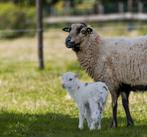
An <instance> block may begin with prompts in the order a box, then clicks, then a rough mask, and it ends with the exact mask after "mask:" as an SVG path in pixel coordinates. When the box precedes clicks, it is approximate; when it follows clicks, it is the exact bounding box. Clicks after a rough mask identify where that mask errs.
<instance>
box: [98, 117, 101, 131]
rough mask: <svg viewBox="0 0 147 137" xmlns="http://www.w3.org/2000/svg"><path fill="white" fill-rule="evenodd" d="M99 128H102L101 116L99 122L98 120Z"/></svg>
mask: <svg viewBox="0 0 147 137" xmlns="http://www.w3.org/2000/svg"><path fill="white" fill-rule="evenodd" d="M98 129H99V130H100V129H101V117H100V119H99V122H98Z"/></svg>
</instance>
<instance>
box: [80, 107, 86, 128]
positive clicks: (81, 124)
mask: <svg viewBox="0 0 147 137" xmlns="http://www.w3.org/2000/svg"><path fill="white" fill-rule="evenodd" d="M79 111H80V113H79V126H78V127H79V129H83V123H84V111H85V108H84V105H80V106H79Z"/></svg>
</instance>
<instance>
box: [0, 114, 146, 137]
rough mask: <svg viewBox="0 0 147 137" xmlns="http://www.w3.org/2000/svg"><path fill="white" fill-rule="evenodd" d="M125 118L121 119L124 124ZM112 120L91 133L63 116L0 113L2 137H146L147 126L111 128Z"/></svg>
mask: <svg viewBox="0 0 147 137" xmlns="http://www.w3.org/2000/svg"><path fill="white" fill-rule="evenodd" d="M124 121H125V119H124V118H119V122H120V123H124ZM109 123H110V119H107V118H104V119H103V122H102V130H100V131H92V132H91V131H89V130H88V129H87V127H86V128H85V129H84V130H82V131H80V130H79V129H78V128H77V125H78V119H77V118H71V117H69V116H68V115H63V114H54V113H49V114H42V115H37V114H36V115H35V114H34V115H31V114H15V113H6V112H1V113H0V137H97V136H99V137H114V136H115V137H127V136H128V137H146V136H147V125H139V126H134V127H130V128H126V127H125V125H123V127H118V128H117V129H110V128H109Z"/></svg>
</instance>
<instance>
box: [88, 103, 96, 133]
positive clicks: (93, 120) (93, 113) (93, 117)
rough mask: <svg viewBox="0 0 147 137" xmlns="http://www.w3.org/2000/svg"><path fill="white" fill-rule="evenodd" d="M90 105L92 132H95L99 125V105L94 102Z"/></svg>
mask: <svg viewBox="0 0 147 137" xmlns="http://www.w3.org/2000/svg"><path fill="white" fill-rule="evenodd" d="M89 105H90V111H91V125H90V130H94V129H96V124H97V121H98V117H97V115H98V114H97V103H96V102H95V101H94V100H90V102H89Z"/></svg>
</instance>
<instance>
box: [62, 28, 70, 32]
mask: <svg viewBox="0 0 147 137" xmlns="http://www.w3.org/2000/svg"><path fill="white" fill-rule="evenodd" d="M62 30H63V31H65V32H70V31H71V28H70V27H65V28H63V29H62Z"/></svg>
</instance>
